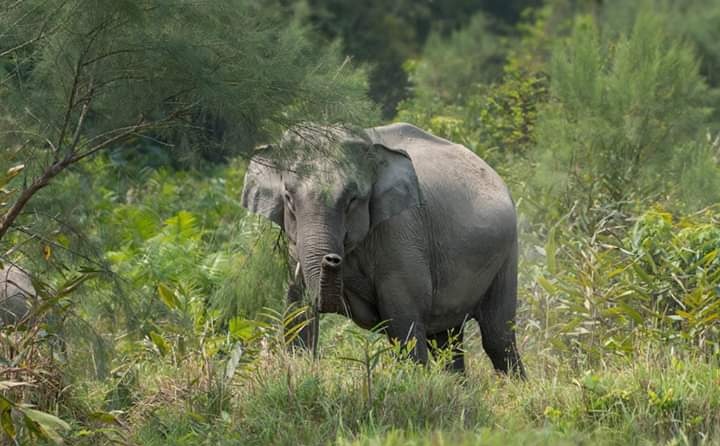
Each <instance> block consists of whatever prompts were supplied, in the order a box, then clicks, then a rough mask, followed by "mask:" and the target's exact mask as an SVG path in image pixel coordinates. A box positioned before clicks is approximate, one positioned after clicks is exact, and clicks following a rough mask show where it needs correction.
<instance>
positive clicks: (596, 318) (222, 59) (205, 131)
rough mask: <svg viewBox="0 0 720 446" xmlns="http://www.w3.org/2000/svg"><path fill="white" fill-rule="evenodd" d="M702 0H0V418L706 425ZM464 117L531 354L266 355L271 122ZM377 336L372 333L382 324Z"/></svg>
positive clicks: (573, 431) (684, 439) (74, 434)
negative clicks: (513, 234)
mask: <svg viewBox="0 0 720 446" xmlns="http://www.w3.org/2000/svg"><path fill="white" fill-rule="evenodd" d="M719 89H720V1H718V0H687V1H679V0H678V1H663V0H646V1H638V2H627V1H620V0H545V1H540V0H534V1H533V0H513V1H500V0H487V1H481V0H452V1H442V2H434V1H410V0H398V1H394V2H384V1H380V0H371V1H367V2H354V1H346V0H262V1H250V0H225V1H222V2H198V1H179V2H168V1H162V0H143V1H132V0H93V1H90V0H6V1H3V2H2V4H1V5H0V259H1V262H2V264H3V265H10V264H17V265H20V266H22V267H23V268H24V269H26V270H27V271H29V272H31V274H32V276H33V284H34V286H35V288H36V289H37V291H38V294H39V296H40V303H38V304H37V305H36V306H35V307H34V309H33V312H32V314H31V315H30V316H29V317H28V318H27V319H26V320H25V321H23V323H20V324H17V325H14V326H13V325H6V326H4V327H3V328H2V333H0V335H1V336H0V427H1V429H0V430H1V431H2V435H3V440H2V441H3V444H36V443H37V442H40V443H48V444H53V443H63V442H65V443H68V444H80V445H82V444H95V445H96V444H128V445H131V444H142V445H154V444H156V445H161V444H162V445H165V444H177V445H185V444H187V445H196V444H212V445H215V444H243V445H247V444H250V445H252V444H258V445H261V444H293V445H294V444H329V443H338V444H358V445H365V444H367V445H399V444H428V445H443V444H478V443H483V444H582V443H585V444H658V443H660V444H715V443H717V442H720V371H718V370H719V363H720V256H719V254H720V90H719ZM304 121H313V122H318V123H337V122H342V123H346V124H351V125H358V126H373V125H380V124H382V123H387V122H395V121H406V122H410V123H413V124H415V125H417V126H419V127H421V128H424V129H427V130H429V131H431V132H433V133H434V134H436V135H438V136H441V137H445V138H448V139H450V140H452V141H455V142H458V143H462V144H464V145H465V146H467V147H469V148H470V149H472V150H473V151H475V152H476V153H477V154H478V155H479V156H481V157H482V158H484V159H485V160H487V161H488V162H489V163H490V164H491V165H492V166H493V167H494V168H495V169H496V170H497V171H498V172H499V173H500V174H501V175H502V176H503V178H504V179H505V180H506V182H507V183H508V185H509V186H510V188H511V190H512V193H513V196H514V198H515V201H516V204H517V207H518V212H519V215H520V231H521V251H522V258H521V267H520V289H519V293H520V295H519V298H520V301H521V305H520V308H519V315H518V322H517V333H518V338H519V343H520V350H521V352H522V354H523V357H524V358H525V362H526V366H527V369H528V375H529V380H528V381H527V382H518V381H516V380H511V379H507V378H504V377H500V376H497V375H496V374H494V372H492V370H491V367H490V363H489V361H488V360H487V358H486V357H485V356H484V353H483V352H482V349H481V347H480V343H479V334H478V332H477V330H476V327H470V326H469V327H468V328H467V329H466V339H468V338H469V342H468V346H467V354H468V356H469V362H470V365H469V372H468V374H467V375H466V376H464V377H462V376H457V375H454V374H452V373H447V372H445V371H444V370H443V364H444V362H445V361H446V360H447V358H443V357H439V358H436V359H435V360H433V362H432V364H430V366H428V367H426V368H423V367H418V366H416V365H414V364H412V363H410V362H407V361H397V359H396V356H397V355H398V354H401V353H400V352H397V351H395V352H393V351H387V347H388V346H390V344H388V343H387V341H386V340H384V338H381V337H378V335H375V334H373V333H370V332H367V331H363V330H360V329H358V328H356V327H354V326H353V325H352V323H351V322H349V321H346V320H344V319H342V318H336V317H329V316H328V317H325V318H324V319H323V321H322V330H321V331H322V339H321V357H320V359H319V360H318V361H313V360H312V359H311V358H309V357H307V355H302V354H293V353H291V352H288V351H287V349H286V348H285V347H286V343H287V339H286V336H285V334H284V333H285V330H284V326H286V325H287V323H288V320H289V319H292V317H293V316H294V315H293V314H288V312H287V311H286V310H285V308H284V303H283V299H284V294H285V288H286V286H287V279H288V276H289V272H288V270H287V265H286V262H285V257H284V255H283V252H284V250H283V246H284V240H283V238H282V236H281V234H280V233H279V230H278V228H276V227H272V226H271V225H270V224H269V223H267V222H264V221H262V220H261V219H258V218H257V217H255V216H251V215H247V214H246V212H245V211H244V210H243V209H242V208H241V206H240V202H239V197H240V192H241V190H242V182H243V175H244V169H245V166H246V160H247V158H248V156H249V154H250V153H251V152H252V149H253V147H255V146H256V145H258V144H260V143H267V142H270V141H273V140H274V139H276V138H278V137H279V136H280V135H281V134H282V132H283V131H284V130H285V129H287V128H289V127H291V126H292V125H293V124H296V123H299V122H304ZM391 350H392V349H391Z"/></svg>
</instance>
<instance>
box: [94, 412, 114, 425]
mask: <svg viewBox="0 0 720 446" xmlns="http://www.w3.org/2000/svg"><path fill="white" fill-rule="evenodd" d="M90 419H91V420H94V421H98V422H100V423H105V424H120V421H119V420H118V419H117V417H116V416H115V415H113V414H111V413H109V412H103V411H97V412H93V413H91V414H90Z"/></svg>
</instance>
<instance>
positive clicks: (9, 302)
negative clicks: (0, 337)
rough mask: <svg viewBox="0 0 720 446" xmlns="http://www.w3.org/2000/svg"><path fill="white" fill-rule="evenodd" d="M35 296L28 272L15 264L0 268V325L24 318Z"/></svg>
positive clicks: (15, 322)
mask: <svg viewBox="0 0 720 446" xmlns="http://www.w3.org/2000/svg"><path fill="white" fill-rule="evenodd" d="M36 297H37V293H36V292H35V288H34V287H33V285H32V282H31V281H30V276H29V275H28V273H26V272H25V271H23V270H22V269H20V268H19V267H17V266H15V265H6V266H5V267H3V268H0V327H3V326H6V325H16V324H17V323H19V322H22V321H23V320H24V319H26V318H27V317H28V315H29V314H30V310H31V308H32V304H33V302H34V301H35V299H36Z"/></svg>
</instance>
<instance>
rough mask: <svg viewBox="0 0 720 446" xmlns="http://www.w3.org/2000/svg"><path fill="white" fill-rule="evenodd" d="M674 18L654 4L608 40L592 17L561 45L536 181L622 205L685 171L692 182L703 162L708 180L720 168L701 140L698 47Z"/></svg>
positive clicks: (543, 118)
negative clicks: (671, 24) (674, 27)
mask: <svg viewBox="0 0 720 446" xmlns="http://www.w3.org/2000/svg"><path fill="white" fill-rule="evenodd" d="M666 19H667V16H660V15H657V14H653V13H651V12H650V11H646V12H644V13H643V14H639V15H638V16H637V19H636V21H635V23H634V25H633V27H632V32H631V33H630V34H629V35H624V34H620V35H619V37H617V38H616V39H609V40H608V41H607V42H606V43H604V41H603V38H602V37H603V36H602V35H601V34H600V32H599V31H598V29H597V27H596V25H595V23H594V21H593V20H592V19H591V18H589V17H584V18H581V19H579V20H578V21H577V23H576V26H575V29H574V31H573V33H572V36H571V38H570V39H568V40H567V41H566V42H565V43H564V44H562V45H560V46H559V47H558V48H557V49H556V51H555V52H554V54H553V59H552V62H551V67H550V70H549V71H550V78H551V87H550V95H551V101H550V103H549V104H548V105H547V106H546V107H544V108H543V109H542V110H541V112H540V114H539V120H538V146H539V148H538V152H537V158H536V159H537V161H538V175H537V178H536V182H535V184H536V185H542V186H546V187H548V188H549V189H550V190H551V191H553V192H554V196H555V197H556V198H557V197H561V198H562V200H561V201H563V205H562V206H561V207H563V208H564V209H567V208H569V207H570V206H571V205H572V204H573V203H578V204H580V205H581V208H584V209H586V208H589V207H591V206H593V205H594V204H597V203H602V202H613V203H616V204H618V203H619V204H620V205H621V204H622V202H623V201H625V200H627V199H628V198H630V197H632V196H633V195H640V196H646V195H647V194H649V193H658V192H659V193H664V192H667V189H666V187H665V186H668V185H670V184H677V183H678V181H681V182H682V184H684V185H687V186H688V187H690V186H692V185H693V182H692V181H689V180H688V181H685V179H686V178H687V176H688V175H694V174H697V172H698V169H700V170H702V172H703V175H705V176H706V180H707V181H710V182H712V181H713V180H712V177H713V176H714V177H717V176H718V175H719V174H720V172H719V171H718V168H717V166H716V165H715V163H714V162H713V160H712V158H711V157H710V151H708V150H705V149H704V145H703V144H702V143H700V141H702V137H703V133H704V132H706V131H707V127H706V125H707V120H708V116H709V110H708V108H706V105H707V98H708V93H709V90H708V87H707V85H706V83H705V81H704V79H703V78H702V77H701V75H700V73H699V70H698V65H699V64H698V61H697V59H696V57H695V53H694V51H693V50H692V49H691V48H690V47H689V46H688V45H686V44H685V43H683V42H682V41H681V40H678V39H677V38H674V37H672V36H671V35H668V33H666ZM705 182H706V181H705ZM705 182H700V183H705ZM698 185H700V184H698ZM685 192H687V191H685ZM697 192H698V194H701V195H702V196H703V197H704V198H705V199H707V200H712V198H713V197H711V196H709V195H712V194H713V193H712V192H710V191H707V190H699V191H697ZM715 197H716V196H715Z"/></svg>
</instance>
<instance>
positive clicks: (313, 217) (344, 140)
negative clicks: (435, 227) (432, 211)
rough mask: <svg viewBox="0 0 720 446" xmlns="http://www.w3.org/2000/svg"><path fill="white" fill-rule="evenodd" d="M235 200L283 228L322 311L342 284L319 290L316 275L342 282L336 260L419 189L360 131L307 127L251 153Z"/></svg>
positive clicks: (337, 301)
mask: <svg viewBox="0 0 720 446" xmlns="http://www.w3.org/2000/svg"><path fill="white" fill-rule="evenodd" d="M288 159H290V161H288ZM242 203H243V206H244V207H245V208H247V209H248V210H249V211H251V212H254V213H258V214H261V215H264V216H265V217H267V218H269V219H270V220H272V221H273V222H275V223H277V224H278V225H280V226H281V227H282V228H283V229H284V231H285V233H286V234H287V237H288V239H289V242H290V253H291V256H293V257H294V258H295V259H296V260H297V261H298V262H299V264H300V265H301V269H302V275H303V277H304V281H305V285H306V286H307V287H308V288H309V289H310V291H311V292H312V293H313V295H317V293H318V292H319V291H320V290H322V291H321V292H320V296H319V297H320V300H321V302H323V304H322V310H323V311H338V310H339V309H341V308H342V307H341V305H342V297H341V296H340V295H339V293H340V290H341V289H342V284H341V283H339V285H337V286H332V287H324V286H321V282H325V280H322V281H321V276H323V275H327V274H326V273H329V272H333V271H335V276H337V277H338V278H339V277H342V276H341V274H340V273H339V270H340V268H341V266H340V265H341V264H342V259H343V257H344V256H345V255H346V254H347V253H349V252H351V251H352V250H353V249H355V248H356V247H357V246H358V245H359V244H360V243H362V242H363V240H364V239H365V238H366V237H367V235H368V234H369V233H370V232H371V231H372V230H373V228H375V227H376V226H378V225H380V224H382V223H383V222H385V221H386V220H388V219H389V218H390V217H393V216H394V215H397V214H399V213H400V212H402V211H403V210H405V209H408V208H411V207H416V206H418V205H419V204H420V191H419V188H418V181H417V177H416V176H415V169H414V167H413V164H412V162H411V160H410V158H409V156H408V155H407V153H405V152H404V151H402V150H397V149H392V148H388V147H385V146H384V145H381V144H378V143H374V142H373V141H372V140H371V139H370V138H369V137H368V135H367V134H366V133H365V132H363V131H351V130H348V129H345V128H339V127H330V128H327V127H314V126H308V127H303V128H300V129H293V130H290V131H288V132H287V133H286V134H285V136H284V137H283V138H282V141H281V142H280V143H279V144H278V145H277V146H274V147H273V146H265V147H264V148H262V149H260V150H259V151H258V152H257V153H256V154H255V156H254V157H253V158H252V160H251V162H250V165H249V167H248V170H247V174H246V176H245V189H244V190H243V199H242ZM327 289H329V290H331V291H327ZM338 307H339V308H338Z"/></svg>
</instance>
